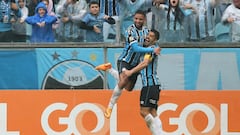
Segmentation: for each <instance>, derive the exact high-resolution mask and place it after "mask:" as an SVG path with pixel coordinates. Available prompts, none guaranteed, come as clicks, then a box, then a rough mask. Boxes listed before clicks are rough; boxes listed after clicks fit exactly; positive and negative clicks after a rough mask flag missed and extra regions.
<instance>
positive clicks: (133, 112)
mask: <svg viewBox="0 0 240 135" xmlns="http://www.w3.org/2000/svg"><path fill="white" fill-rule="evenodd" d="M111 94H112V91H109V90H91V91H89V90H42V91H26V90H23V91H22V90H16V91H0V114H1V115H0V134H1V135H150V134H151V133H150V132H149V130H148V129H147V126H146V124H145V122H144V120H143V118H142V117H141V116H140V113H139V101H138V100H139V95H140V91H133V92H125V91H124V92H123V94H122V96H121V97H120V99H119V102H118V104H117V105H116V106H115V108H114V110H113V113H112V117H111V118H110V119H106V118H104V115H103V112H104V109H105V107H106V106H107V104H108V100H109V98H110V96H111ZM239 113H240V91H179V90H178V91H162V93H161V96H160V102H159V108H158V115H159V117H160V119H161V120H162V123H163V131H164V135H239V134H240V124H239V121H240V115H239Z"/></svg>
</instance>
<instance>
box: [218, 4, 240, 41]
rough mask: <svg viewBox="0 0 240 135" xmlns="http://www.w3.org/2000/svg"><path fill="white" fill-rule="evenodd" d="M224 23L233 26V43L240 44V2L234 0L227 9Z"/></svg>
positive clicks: (231, 31) (223, 18)
mask: <svg viewBox="0 0 240 135" xmlns="http://www.w3.org/2000/svg"><path fill="white" fill-rule="evenodd" d="M222 22H223V23H224V24H230V25H231V30H230V33H231V39H232V42H240V0H233V3H232V4H231V5H230V6H229V7H227V9H226V10H225V12H224V14H223V17H222Z"/></svg>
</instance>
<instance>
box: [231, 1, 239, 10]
mask: <svg viewBox="0 0 240 135" xmlns="http://www.w3.org/2000/svg"><path fill="white" fill-rule="evenodd" d="M232 2H233V4H234V5H235V7H237V8H240V0H233V1H232Z"/></svg>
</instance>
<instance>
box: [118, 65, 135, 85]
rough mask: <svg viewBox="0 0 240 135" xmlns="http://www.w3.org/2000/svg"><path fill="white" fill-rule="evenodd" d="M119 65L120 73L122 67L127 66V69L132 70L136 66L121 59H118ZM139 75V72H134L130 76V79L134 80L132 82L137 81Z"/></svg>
mask: <svg viewBox="0 0 240 135" xmlns="http://www.w3.org/2000/svg"><path fill="white" fill-rule="evenodd" d="M117 67H118V73H119V74H120V73H122V69H123V68H126V69H128V70H131V69H132V68H134V67H135V66H132V65H130V64H129V63H126V62H125V61H120V60H118V61H117ZM138 75H139V72H137V73H134V74H132V75H131V76H130V77H129V80H130V81H132V82H136V81H137V77H138Z"/></svg>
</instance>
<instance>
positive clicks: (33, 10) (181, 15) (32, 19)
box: [0, 0, 240, 43]
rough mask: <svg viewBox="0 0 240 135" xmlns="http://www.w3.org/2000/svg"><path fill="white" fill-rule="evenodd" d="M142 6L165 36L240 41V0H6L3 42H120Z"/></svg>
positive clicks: (0, 12)
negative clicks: (118, 39) (117, 39)
mask: <svg viewBox="0 0 240 135" xmlns="http://www.w3.org/2000/svg"><path fill="white" fill-rule="evenodd" d="M137 10H143V11H145V12H146V14H147V20H146V26H147V27H148V28H149V29H152V28H154V29H156V30H158V31H159V32H160V35H161V36H160V37H161V38H160V39H159V42H240V0H0V42H27V43H28V42H50V43H52V42H116V38H120V39H121V40H122V39H124V38H121V37H123V36H122V35H124V34H125V31H126V29H127V27H128V26H129V25H130V24H132V23H133V15H134V13H135V12H136V11H137Z"/></svg>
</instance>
